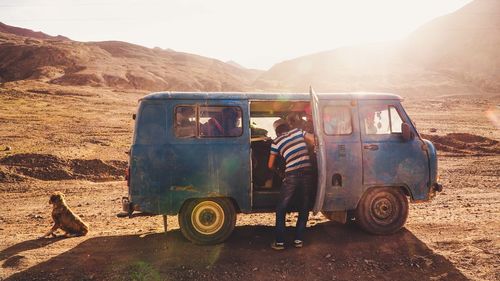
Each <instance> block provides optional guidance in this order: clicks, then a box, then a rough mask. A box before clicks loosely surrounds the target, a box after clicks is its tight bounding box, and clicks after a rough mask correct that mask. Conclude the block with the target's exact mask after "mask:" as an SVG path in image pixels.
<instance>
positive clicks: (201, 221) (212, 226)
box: [191, 201, 224, 235]
mask: <svg viewBox="0 0 500 281" xmlns="http://www.w3.org/2000/svg"><path fill="white" fill-rule="evenodd" d="M191 223H192V224H193V227H194V229H195V230H196V231H198V232H199V233H202V234H205V235H211V234H214V233H216V232H217V231H219V230H220V229H221V228H222V225H223V224H224V210H223V209H222V207H221V206H220V205H219V204H217V203H216V202H214V201H203V202H200V203H198V204H197V205H196V206H195V207H194V209H193V212H192V213H191Z"/></svg>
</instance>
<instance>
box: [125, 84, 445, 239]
mask: <svg viewBox="0 0 500 281" xmlns="http://www.w3.org/2000/svg"><path fill="white" fill-rule="evenodd" d="M401 101H402V99H401V97H400V96H397V95H393V94H381V93H328V94H326V93H325V94H316V93H314V92H313V91H312V90H311V93H310V94H277V93H186V92H162V93H152V94H149V95H147V96H145V97H144V98H142V99H141V100H140V102H139V107H138V111H137V115H136V118H135V119H136V121H135V130H134V137H133V143H132V146H131V149H130V154H129V155H130V159H129V167H128V169H127V183H128V197H124V199H123V208H124V211H125V212H127V213H128V214H129V215H131V214H132V212H134V211H141V212H145V213H150V214H158V215H164V221H165V222H166V219H165V218H166V215H178V220H179V225H180V228H181V231H182V233H183V235H184V236H185V237H186V238H187V239H189V240H190V241H192V242H194V243H198V244H214V243H220V242H222V241H224V240H225V239H227V238H228V237H229V235H230V234H231V232H232V231H233V229H234V226H235V222H236V214H237V213H256V212H274V209H275V206H276V202H277V199H278V196H279V192H280V186H281V179H282V177H281V173H280V172H279V170H280V169H276V171H269V170H268V168H267V160H268V156H269V150H270V145H271V142H272V138H274V137H275V135H274V130H273V127H272V124H273V122H274V121H275V120H277V119H278V118H285V119H287V120H289V122H294V123H296V124H298V125H296V126H302V128H303V129H305V130H311V131H313V132H314V133H315V135H316V140H317V144H316V146H315V147H314V148H313V149H311V151H312V152H311V153H314V154H315V159H316V161H315V162H316V165H315V166H316V167H317V189H316V190H314V196H312V197H311V199H312V202H310V203H311V211H313V212H315V213H317V212H322V213H323V214H324V216H325V217H327V218H329V219H331V220H335V221H339V222H342V223H345V222H347V221H351V220H353V221H355V222H356V223H357V224H359V226H360V227H361V228H362V229H364V230H365V231H368V232H370V233H373V234H389V233H393V232H395V231H397V230H399V229H400V228H401V227H403V225H404V224H405V222H406V219H407V216H408V198H409V200H410V201H411V202H424V201H428V200H430V199H431V198H432V197H434V196H435V194H436V191H441V189H442V187H441V185H440V184H439V183H438V182H437V177H438V175H437V156H436V149H435V147H434V145H433V144H432V143H431V142H430V141H428V140H425V139H422V137H421V136H420V134H419V133H418V132H417V130H416V128H415V125H414V124H413V122H412V121H411V119H410V117H409V116H408V115H407V114H406V112H405V110H404V108H403V106H402V105H401ZM293 210H294V206H291V209H290V211H293Z"/></svg>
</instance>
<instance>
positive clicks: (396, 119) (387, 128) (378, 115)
mask: <svg viewBox="0 0 500 281" xmlns="http://www.w3.org/2000/svg"><path fill="white" fill-rule="evenodd" d="M363 121H364V124H365V132H366V134H370V135H386V134H387V135H388V134H391V133H396V134H397V133H401V124H402V123H403V121H402V119H401V116H399V113H398V111H397V110H396V108H395V107H394V106H392V105H390V106H375V105H374V106H369V107H365V108H364V110H363Z"/></svg>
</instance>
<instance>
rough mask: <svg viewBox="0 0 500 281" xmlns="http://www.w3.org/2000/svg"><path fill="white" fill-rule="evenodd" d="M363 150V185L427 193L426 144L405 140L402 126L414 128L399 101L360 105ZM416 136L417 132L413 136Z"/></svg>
mask: <svg viewBox="0 0 500 281" xmlns="http://www.w3.org/2000/svg"><path fill="white" fill-rule="evenodd" d="M359 106H360V107H359V109H360V117H361V120H360V124H361V127H362V129H361V137H362V148H363V149H362V150H363V184H364V186H365V188H368V187H373V186H399V187H405V188H407V189H408V190H409V191H410V192H412V193H415V192H419V190H422V191H423V190H425V188H426V186H427V182H428V181H429V166H428V160H427V154H426V151H425V150H423V142H422V141H421V140H420V139H419V138H418V137H415V138H412V139H411V140H406V141H405V140H404V139H403V137H402V131H401V124H402V123H403V122H405V123H408V124H411V121H410V120H409V119H408V117H407V116H406V114H404V110H403V108H402V107H401V104H400V103H399V101H397V100H364V101H360V103H359ZM413 133H414V134H415V133H416V132H413Z"/></svg>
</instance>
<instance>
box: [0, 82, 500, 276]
mask: <svg viewBox="0 0 500 281" xmlns="http://www.w3.org/2000/svg"><path fill="white" fill-rule="evenodd" d="M145 94H146V93H145V92H140V91H129V92H126V91H123V90H119V91H118V90H113V89H108V88H93V87H71V86H57V85H52V84H46V83H44V82H42V81H38V82H36V81H28V80H27V81H17V82H8V83H3V84H0V150H1V152H0V194H1V196H0V206H2V207H1V211H0V237H1V239H0V265H1V267H0V280H500V219H499V216H500V168H499V167H500V144H499V141H500V131H499V127H498V126H499V122H500V121H499V120H498V118H499V116H500V108H499V104H500V94H478V93H453V94H449V93H447V94H446V95H439V94H432V95H430V94H429V95H413V96H412V97H408V98H406V99H405V102H404V105H405V107H406V109H407V111H408V113H409V115H410V116H411V117H412V118H413V120H414V122H415V123H416V124H417V127H418V129H419V131H420V132H421V133H422V134H424V137H425V138H429V139H431V140H432V141H433V142H434V143H435V144H436V146H437V148H438V150H439V177H440V182H441V183H443V185H444V191H443V192H441V193H440V194H438V195H437V197H436V198H435V199H433V200H432V201H430V202H426V203H418V204H411V205H410V215H409V218H408V221H407V224H406V227H405V228H404V229H402V230H401V231H400V232H398V233H396V234H393V235H388V236H373V235H369V234H366V233H365V232H363V231H361V230H360V229H359V228H357V227H356V226H355V225H339V224H336V223H333V222H329V221H328V220H326V219H325V218H324V217H322V216H321V214H317V215H312V216H311V217H310V220H309V222H308V228H307V233H306V242H305V246H304V248H302V249H286V250H285V251H282V252H275V251H273V250H272V249H270V247H269V244H270V242H271V241H272V239H273V224H274V215H273V214H249V215H244V214H240V215H239V216H238V219H237V226H236V229H235V231H234V233H233V234H232V236H231V237H230V238H229V239H228V240H227V241H226V242H225V243H223V244H219V245H214V246H198V245H194V244H192V243H190V242H189V241H187V240H186V239H185V238H183V236H182V235H181V233H180V231H179V229H178V224H177V217H174V216H170V217H168V231H167V232H166V233H165V232H164V228H163V222H162V218H161V217H160V216H135V217H133V218H130V219H129V218H118V217H116V214H117V213H118V212H120V211H121V204H120V198H121V197H122V196H126V195H127V190H126V182H125V181H124V170H125V166H126V163H127V162H126V161H127V155H126V154H125V152H126V151H127V150H128V147H129V145H130V143H131V137H132V132H133V120H132V118H131V117H132V114H133V113H134V112H135V109H136V106H137V101H138V99H139V98H140V97H141V96H143V95H145ZM54 191H62V192H63V193H65V194H66V197H67V201H68V204H69V205H70V207H71V208H72V209H73V210H74V211H75V212H76V213H77V214H79V215H80V216H81V217H82V219H83V220H84V221H86V222H87V223H88V224H89V225H90V232H89V234H88V235H87V236H85V237H77V238H60V237H59V238H44V239H40V238H39V237H40V236H41V235H42V234H43V233H45V232H46V231H47V230H48V229H49V228H50V226H51V217H50V211H51V209H50V205H49V204H48V199H49V196H50V194H51V193H52V192H54ZM295 220H296V216H295V214H290V215H288V219H287V223H288V224H289V225H290V226H291V225H294V224H295Z"/></svg>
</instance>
